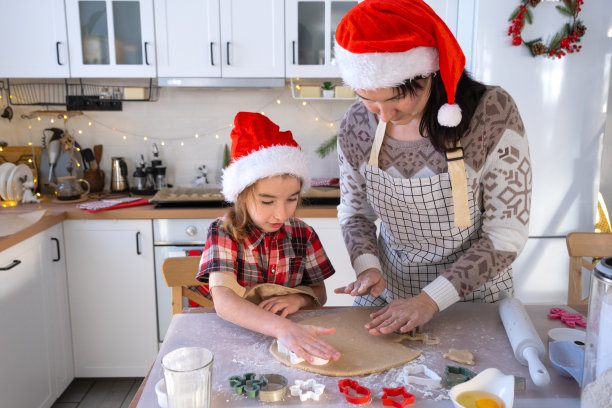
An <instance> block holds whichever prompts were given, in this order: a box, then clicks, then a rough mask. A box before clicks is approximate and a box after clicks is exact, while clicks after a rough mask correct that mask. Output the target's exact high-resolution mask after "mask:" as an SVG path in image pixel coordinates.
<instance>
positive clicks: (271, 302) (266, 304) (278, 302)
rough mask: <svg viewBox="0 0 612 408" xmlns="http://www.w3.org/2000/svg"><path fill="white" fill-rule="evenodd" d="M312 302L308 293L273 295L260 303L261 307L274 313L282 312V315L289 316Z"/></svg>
mask: <svg viewBox="0 0 612 408" xmlns="http://www.w3.org/2000/svg"><path fill="white" fill-rule="evenodd" d="M310 303H311V301H309V298H308V297H307V296H306V295H300V294H297V293H296V294H291V295H285V296H273V297H271V298H268V299H266V300H264V301H262V302H260V303H259V307H261V308H262V309H263V310H267V311H268V312H272V313H275V314H276V313H280V316H281V317H287V316H288V315H290V314H291V313H295V312H297V311H298V310H300V309H301V308H302V307H304V306H308V305H309V304H310Z"/></svg>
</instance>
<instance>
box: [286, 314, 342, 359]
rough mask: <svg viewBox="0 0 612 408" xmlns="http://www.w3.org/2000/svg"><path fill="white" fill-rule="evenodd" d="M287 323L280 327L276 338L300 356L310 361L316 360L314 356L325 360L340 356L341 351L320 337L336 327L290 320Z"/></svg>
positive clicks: (330, 332)
mask: <svg viewBox="0 0 612 408" xmlns="http://www.w3.org/2000/svg"><path fill="white" fill-rule="evenodd" d="M287 323H288V324H287V325H286V326H284V327H283V328H281V329H280V331H279V332H280V333H279V335H278V336H277V337H276V338H277V339H278V341H280V342H281V343H283V345H284V346H285V347H287V348H288V349H289V350H291V351H293V352H294V353H295V354H296V355H297V356H298V357H301V358H303V359H304V360H306V361H310V362H312V361H313V360H314V358H313V356H314V357H319V358H322V359H324V360H338V359H339V358H340V353H339V352H338V351H337V350H336V349H335V348H333V347H332V346H330V345H329V344H327V343H326V342H324V341H323V340H321V339H319V338H318V336H320V335H324V334H332V333H333V332H334V331H336V329H334V328H327V327H321V326H312V325H303V324H298V323H294V322H292V321H289V320H287Z"/></svg>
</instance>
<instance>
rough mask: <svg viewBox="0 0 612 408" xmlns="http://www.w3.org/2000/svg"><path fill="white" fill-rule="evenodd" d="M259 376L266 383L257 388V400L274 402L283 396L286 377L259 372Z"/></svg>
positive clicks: (285, 390) (285, 389)
mask: <svg viewBox="0 0 612 408" xmlns="http://www.w3.org/2000/svg"><path fill="white" fill-rule="evenodd" d="M259 378H262V379H264V380H265V382H266V384H265V385H264V386H262V387H261V388H260V390H259V400H260V401H262V402H276V401H280V400H282V399H283V398H284V397H285V393H286V392H287V385H288V382H287V378H285V377H283V376H282V375H280V374H261V375H260V376H259Z"/></svg>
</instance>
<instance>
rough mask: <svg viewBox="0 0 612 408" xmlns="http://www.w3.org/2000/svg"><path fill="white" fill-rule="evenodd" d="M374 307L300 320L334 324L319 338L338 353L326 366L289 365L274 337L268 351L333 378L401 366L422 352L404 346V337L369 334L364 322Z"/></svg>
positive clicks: (316, 324)
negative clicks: (337, 358)
mask: <svg viewBox="0 0 612 408" xmlns="http://www.w3.org/2000/svg"><path fill="white" fill-rule="evenodd" d="M375 310H377V309H375V308H369V307H360V308H356V309H353V310H350V311H348V312H341V313H333V314H327V315H324V316H319V317H314V318H311V319H306V320H303V321H301V322H300V323H301V324H311V325H315V326H323V327H335V328H336V331H335V332H334V333H333V334H330V335H328V336H321V339H323V340H325V341H326V342H327V343H329V344H331V345H332V346H333V347H334V348H335V349H336V350H338V351H339V352H340V354H341V356H340V359H339V360H338V361H333V360H330V361H329V363H327V364H325V365H320V366H316V365H310V364H309V363H307V362H305V361H304V362H302V363H299V364H291V362H290V361H289V356H288V355H286V354H283V353H279V352H278V349H277V347H276V340H275V341H274V342H273V343H272V345H271V346H270V353H272V355H273V356H274V357H275V358H276V359H277V360H278V361H280V362H281V363H283V364H285V365H288V366H290V367H295V368H299V369H301V370H304V371H310V372H312V373H317V374H323V375H329V376H333V377H350V376H354V375H365V374H371V373H378V372H381V371H385V370H388V369H390V368H393V367H397V366H401V365H403V364H405V363H407V362H409V361H411V360H414V359H415V358H417V357H419V356H420V355H421V352H420V351H419V350H415V349H413V348H410V347H406V346H403V345H402V344H400V341H401V340H402V339H404V338H405V336H403V335H400V334H395V333H391V334H383V335H378V336H372V335H371V334H369V333H368V331H367V330H366V329H365V328H364V325H365V324H366V323H367V322H369V321H370V320H372V319H371V318H370V313H372V312H374V311H375Z"/></svg>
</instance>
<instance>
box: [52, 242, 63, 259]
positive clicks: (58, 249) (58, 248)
mask: <svg viewBox="0 0 612 408" xmlns="http://www.w3.org/2000/svg"><path fill="white" fill-rule="evenodd" d="M51 241H55V247H56V248H57V258H55V259H53V262H57V261H59V260H60V258H61V253H60V245H59V239H57V238H51Z"/></svg>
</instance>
